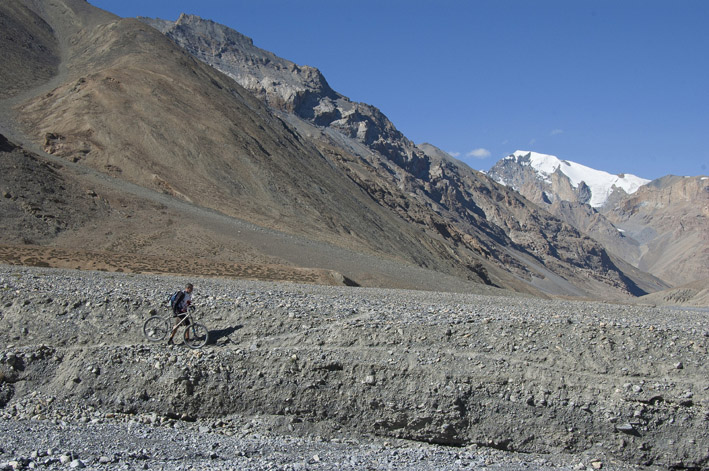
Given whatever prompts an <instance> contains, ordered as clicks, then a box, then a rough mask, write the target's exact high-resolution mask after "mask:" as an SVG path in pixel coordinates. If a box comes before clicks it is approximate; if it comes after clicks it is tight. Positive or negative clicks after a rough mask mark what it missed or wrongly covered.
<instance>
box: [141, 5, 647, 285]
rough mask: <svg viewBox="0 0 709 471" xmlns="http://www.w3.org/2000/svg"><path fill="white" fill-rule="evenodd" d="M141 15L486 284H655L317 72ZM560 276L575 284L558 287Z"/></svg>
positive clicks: (203, 30)
mask: <svg viewBox="0 0 709 471" xmlns="http://www.w3.org/2000/svg"><path fill="white" fill-rule="evenodd" d="M141 20H142V21H144V22H146V23H148V24H150V25H152V26H154V27H156V28H158V29H160V30H161V31H163V32H164V33H165V34H166V35H167V36H168V37H170V38H171V39H173V40H174V41H175V42H176V43H177V44H179V45H181V46H182V47H183V48H184V49H185V50H187V51H189V52H190V53H192V54H193V55H194V56H195V57H198V58H200V59H201V60H203V61H204V62H206V63H208V64H210V65H212V66H214V67H216V68H217V69H219V70H221V71H222V72H224V73H225V74H227V75H229V76H230V77H233V78H234V79H235V80H237V81H238V82H239V83H240V84H241V85H242V86H244V87H246V88H248V89H249V90H250V91H252V92H253V93H254V94H255V95H256V96H258V97H261V99H262V100H263V101H264V102H265V103H266V104H268V105H269V106H270V107H271V108H273V109H275V110H276V111H280V116H281V117H282V118H283V119H284V120H285V121H288V122H289V123H290V124H291V125H293V126H294V127H295V128H296V129H298V131H299V133H300V134H301V135H305V136H308V137H309V138H310V139H311V140H312V142H314V143H315V145H316V146H317V147H318V148H319V149H320V150H321V152H323V154H325V155H328V156H330V157H331V158H332V160H333V163H334V164H335V165H337V166H338V168H340V169H341V170H342V172H343V173H344V174H346V175H347V176H348V178H349V179H351V180H352V181H354V182H355V183H357V185H358V186H359V187H361V188H362V189H363V190H364V191H366V192H367V193H368V194H369V195H370V196H371V197H372V198H373V199H374V200H376V201H377V202H378V203H379V204H381V205H382V206H384V207H387V208H389V209H391V210H392V211H393V212H395V213H396V214H397V215H398V216H399V217H401V218H402V219H404V220H406V221H408V222H410V223H413V224H414V225H415V226H418V227H420V228H421V229H423V230H424V231H427V232H430V233H432V234H433V235H435V236H436V237H438V238H442V239H443V240H444V241H446V242H448V243H450V242H452V243H453V245H454V247H455V249H454V250H455V251H456V252H458V251H460V250H461V249H462V250H467V251H470V252H472V253H473V254H475V258H477V259H478V260H480V259H481V260H482V261H483V263H482V264H481V263H480V262H474V263H473V264H472V267H473V269H474V270H475V271H476V272H480V268H478V267H481V268H483V269H484V270H485V272H484V273H485V274H483V275H482V276H483V277H485V276H487V275H486V274H490V273H491V272H492V274H490V275H489V276H490V279H491V280H492V279H493V278H495V277H499V276H500V275H498V274H497V273H495V272H496V271H492V270H491V269H490V264H489V262H492V264H493V265H496V266H497V267H498V268H499V267H501V268H502V269H503V270H505V271H508V272H511V273H512V274H513V275H514V276H516V277H519V278H522V279H523V280H525V281H527V282H528V283H531V284H532V285H533V286H535V287H536V288H539V289H542V290H544V291H549V292H555V293H562V292H564V293H566V294H572V292H573V291H577V290H578V288H579V287H581V286H583V285H586V286H585V287H583V288H581V289H582V290H586V289H588V288H589V287H590V286H591V285H595V284H596V283H597V282H600V283H608V282H610V283H611V284H612V285H615V286H617V287H621V288H620V289H629V290H630V291H634V292H639V291H643V290H652V289H656V287H657V285H656V281H655V280H649V279H646V278H643V275H641V274H639V273H637V272H636V273H633V274H630V275H629V277H630V278H633V279H635V281H633V282H630V284H631V285H632V284H635V283H637V284H636V286H634V287H629V288H628V285H627V282H628V281H630V280H629V278H625V276H626V275H620V276H619V273H620V270H619V269H618V268H617V266H615V264H614V263H613V262H612V261H611V260H610V258H609V257H607V256H605V255H602V249H600V248H599V247H591V246H590V245H588V244H589V243H590V244H591V245H593V243H592V242H590V241H589V240H587V239H585V238H584V237H583V236H582V235H581V234H579V233H577V232H576V231H573V230H571V229H570V228H569V227H568V226H565V227H561V226H559V222H558V221H554V220H552V219H550V218H549V217H548V216H547V215H546V214H544V213H539V212H538V210H537V208H536V207H534V206H530V205H529V204H528V203H527V202H525V201H523V200H521V199H519V197H518V196H517V195H515V194H514V193H511V192H509V191H508V190H506V189H504V188H501V187H499V186H498V185H495V184H494V183H493V182H491V181H490V180H489V179H488V178H486V177H485V176H484V175H482V174H480V173H479V172H475V171H473V170H472V169H470V168H469V167H467V166H466V165H464V164H462V163H460V162H458V161H456V160H455V159H452V158H450V157H446V158H441V157H440V155H441V154H442V153H441V152H440V151H437V150H436V151H432V150H431V149H433V148H432V147H429V149H428V152H425V151H424V150H423V149H421V148H418V147H416V146H415V145H414V144H413V143H412V142H410V141H409V140H408V139H406V137H405V136H403V135H402V134H401V133H400V132H399V131H398V130H397V129H396V128H395V126H394V125H393V124H392V123H391V122H390V121H389V120H388V119H387V118H386V117H385V116H384V115H383V114H382V113H381V112H380V111H379V110H377V109H376V108H374V107H372V106H370V105H366V104H362V103H354V102H351V101H350V100H349V99H348V98H346V97H344V96H342V95H340V94H338V93H336V92H335V91H333V90H332V89H331V88H330V86H329V85H328V84H327V82H326V80H325V79H324V78H323V77H322V74H320V72H319V71H318V70H317V69H314V68H312V67H307V66H298V65H296V64H294V63H292V62H290V61H288V60H286V59H282V58H279V57H277V56H275V55H274V54H272V53H270V52H268V51H264V50H262V49H259V48H257V47H255V46H254V45H253V42H252V41H251V39H249V38H247V37H245V36H243V35H241V34H239V33H238V32H236V31H233V30H231V29H229V28H227V27H225V26H222V25H219V24H217V23H214V22H212V21H209V20H202V19H201V18H198V17H195V16H191V15H182V16H181V17H180V18H179V19H178V20H177V21H176V22H170V21H164V20H153V19H147V18H142V19H141ZM599 249H600V251H599ZM572 260H573V261H572ZM466 263H468V264H469V266H470V262H466ZM569 263H571V265H572V266H569ZM557 277H561V278H563V279H564V280H565V281H563V282H560V280H559V278H557ZM589 279H590V280H592V281H591V283H590V284H588V283H587V281H586V280H589ZM567 281H568V282H570V283H571V284H572V285H575V286H576V288H571V287H570V286H569V285H566V286H562V285H565V284H566V282H567ZM623 285H626V287H625V288H623V287H622V286H623ZM640 285H642V287H639V286H640ZM599 286H600V285H599Z"/></svg>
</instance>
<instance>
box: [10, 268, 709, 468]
mask: <svg viewBox="0 0 709 471" xmlns="http://www.w3.org/2000/svg"><path fill="white" fill-rule="evenodd" d="M186 281H188V280H186V279H184V278H175V277H166V276H149V275H125V274H116V273H102V272H78V271H70V270H50V269H39V268H22V267H9V266H0V345H2V347H0V435H2V436H3V437H4V438H3V441H2V443H0V469H2V468H1V466H5V467H6V468H8V467H28V468H29V467H33V466H45V467H64V466H74V467H81V466H87V467H95V468H102V469H103V468H107V467H108V468H111V467H113V468H116V469H134V468H145V469H153V468H158V469H159V468H164V469H175V468H182V469H201V468H209V469H215V468H216V469H234V468H238V469H431V470H433V469H465V468H467V469H470V468H473V469H476V468H483V467H489V468H492V469H510V470H511V469H584V468H589V469H598V468H603V469H624V468H631V467H644V466H650V467H660V468H668V467H674V468H694V469H707V466H708V461H709V451H707V450H709V433H708V432H707V426H709V393H708V392H707V391H709V380H708V378H709V375H707V373H708V372H709V370H708V366H707V361H706V360H707V345H708V344H709V312H707V309H701V308H695V309H680V308H657V307H650V306H628V305H620V304H618V305H614V304H604V303H592V302H578V301H564V300H551V301H548V300H539V299H534V298H528V297H519V296H508V297H505V296H482V295H472V294H471V295H464V294H449V293H433V292H423V291H396V290H378V289H364V288H333V287H323V286H311V285H297V284H287V283H280V284H279V283H264V282H250V281H236V280H224V279H194V280H189V281H192V282H194V283H195V288H196V289H195V295H194V298H195V302H196V303H197V304H198V306H199V313H200V316H201V322H203V323H205V324H206V325H207V326H208V327H209V329H210V342H209V344H208V345H207V346H206V347H205V348H203V349H202V350H199V351H193V350H190V349H188V348H187V347H185V346H184V345H176V346H167V345H165V344H164V343H158V344H150V343H148V342H147V341H146V340H145V339H144V338H143V336H142V332H141V326H142V323H143V321H144V319H146V318H147V317H148V316H149V315H151V314H152V313H165V312H166V311H165V308H164V300H165V299H166V297H167V294H168V293H169V292H171V291H174V290H175V289H177V288H178V287H180V286H181V285H183V284H184V283H185V282H186ZM49 451H51V453H49ZM62 456H64V457H63V458H62Z"/></svg>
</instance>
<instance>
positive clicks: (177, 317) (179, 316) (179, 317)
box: [174, 314, 192, 326]
mask: <svg viewBox="0 0 709 471" xmlns="http://www.w3.org/2000/svg"><path fill="white" fill-rule="evenodd" d="M174 317H175V325H177V324H180V322H182V319H184V318H186V317H187V314H175V316H174ZM191 324H192V322H190V320H189V319H187V320H186V321H185V322H182V324H180V325H181V326H188V325H191Z"/></svg>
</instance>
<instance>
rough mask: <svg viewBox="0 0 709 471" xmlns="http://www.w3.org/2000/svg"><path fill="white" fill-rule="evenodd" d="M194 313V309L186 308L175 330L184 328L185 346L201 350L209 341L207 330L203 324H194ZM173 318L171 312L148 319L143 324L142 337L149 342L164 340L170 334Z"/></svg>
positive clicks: (191, 307)
mask: <svg viewBox="0 0 709 471" xmlns="http://www.w3.org/2000/svg"><path fill="white" fill-rule="evenodd" d="M194 312H195V307H194V306H189V307H188V308H187V312H186V313H183V314H186V315H185V317H183V318H182V319H181V320H180V322H179V323H178V324H177V328H180V326H182V325H184V326H185V333H184V336H183V337H184V340H185V345H187V346H188V347H190V348H194V349H197V348H202V347H203V346H205V345H206V344H207V340H209V330H207V328H206V327H205V326H204V325H203V324H200V323H198V322H194V320H193V318H192V315H193V314H194ZM173 317H175V316H174V314H173V313H172V312H170V313H169V314H168V315H167V316H158V315H155V316H152V317H149V318H148V319H147V320H146V321H145V323H144V324H143V335H145V338H147V339H148V340H150V341H151V342H160V341H161V340H165V337H167V334H168V333H169V332H172V329H173V325H172V322H171V320H172V318H173Z"/></svg>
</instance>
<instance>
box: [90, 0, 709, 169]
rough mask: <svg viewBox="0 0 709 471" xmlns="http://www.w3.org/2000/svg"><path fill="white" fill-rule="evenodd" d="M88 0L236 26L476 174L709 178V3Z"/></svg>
mask: <svg viewBox="0 0 709 471" xmlns="http://www.w3.org/2000/svg"><path fill="white" fill-rule="evenodd" d="M89 1H90V3H92V4H93V5H95V6H98V7H100V8H103V9H105V10H108V11H111V12H113V13H115V14H117V15H120V16H124V17H125V16H150V17H160V18H163V19H169V20H175V19H177V17H178V16H179V14H180V13H181V12H185V13H191V14H196V15H199V16H201V17H203V18H207V19H211V20H214V21H216V22H219V23H223V24H225V25H228V26H230V27H232V28H234V29H236V30H237V31H239V32H241V33H243V34H245V35H247V36H249V37H251V38H253V40H254V44H256V45H257V46H259V47H261V48H263V49H267V50H270V51H272V52H274V53H276V54H277V55H279V56H281V57H284V58H286V59H289V60H291V61H293V62H296V63H298V64H301V65H311V66H314V67H317V68H319V69H320V70H321V71H322V72H323V74H324V75H325V77H326V78H327V80H328V82H329V83H330V85H331V86H332V88H334V89H335V90H337V91H338V92H340V93H342V94H343V95H345V96H348V97H349V98H351V99H352V100H354V101H361V102H366V103H369V104H371V105H374V106H376V107H378V108H380V109H381V110H382V111H383V112H384V114H386V115H387V116H388V117H389V119H390V120H391V121H392V122H393V123H394V124H395V125H396V126H397V128H399V130H401V131H402V132H403V133H404V134H405V135H406V136H407V137H408V138H409V139H411V140H412V141H414V142H415V143H421V142H429V143H431V144H434V145H436V146H438V147H440V148H442V149H443V150H445V151H447V152H450V153H452V154H453V155H456V156H457V157H458V158H459V159H461V160H463V161H464V162H466V163H468V164H469V165H470V166H472V167H473V168H476V169H481V170H487V169H489V168H490V167H491V166H492V165H493V164H494V163H495V162H496V161H497V160H498V159H500V158H502V157H504V156H505V155H507V154H509V153H511V152H513V151H515V150H517V149H522V150H533V151H536V152H542V153H547V154H553V155H556V156H558V157H559V158H561V159H567V160H573V161H576V162H579V163H582V164H584V165H588V166H590V167H594V168H598V169H601V170H605V171H608V172H611V173H621V172H626V173H633V174H636V175H638V176H641V177H644V178H650V179H653V178H658V177H660V176H663V175H667V174H675V175H700V174H702V175H707V174H709V142H707V140H708V139H709V1H705V0H667V1H656V0H534V1H532V0H471V1H463V0H456V1H452V0H438V1H433V0H431V1H419V0H358V1H356V2H355V1H345V0H328V1H325V0H300V1H299V0H252V1H239V0H200V1H189V0H149V1H146V0H89Z"/></svg>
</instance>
